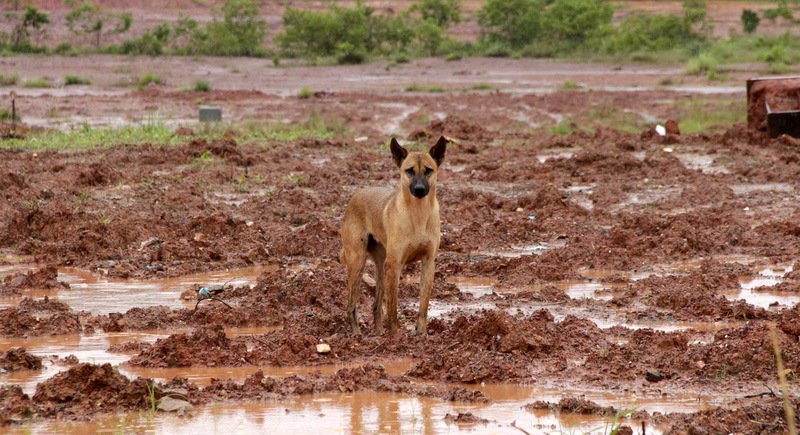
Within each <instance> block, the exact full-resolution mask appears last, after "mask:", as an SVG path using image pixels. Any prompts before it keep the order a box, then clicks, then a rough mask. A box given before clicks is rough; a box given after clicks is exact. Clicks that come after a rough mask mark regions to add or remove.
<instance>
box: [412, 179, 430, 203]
mask: <svg viewBox="0 0 800 435" xmlns="http://www.w3.org/2000/svg"><path fill="white" fill-rule="evenodd" d="M420 178H422V177H419V178H418V177H414V180H413V181H412V182H411V185H409V186H408V188H409V190H411V194H412V195H414V196H416V197H417V198H424V197H425V195H427V194H428V192H429V191H430V187H428V180H426V179H424V178H422V179H420Z"/></svg>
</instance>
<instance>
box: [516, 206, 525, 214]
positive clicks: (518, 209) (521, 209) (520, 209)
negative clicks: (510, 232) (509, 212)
mask: <svg viewBox="0 0 800 435" xmlns="http://www.w3.org/2000/svg"><path fill="white" fill-rule="evenodd" d="M523 211H525V209H523V208H522V207H517V213H521V212H523Z"/></svg>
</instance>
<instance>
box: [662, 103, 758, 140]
mask: <svg viewBox="0 0 800 435" xmlns="http://www.w3.org/2000/svg"><path fill="white" fill-rule="evenodd" d="M679 106H680V117H679V119H680V121H678V126H679V127H680V129H681V132H682V133H687V134H688V133H703V132H712V131H719V132H721V131H725V130H726V129H728V128H729V127H730V126H731V125H733V124H734V123H737V122H744V121H745V120H746V119H747V103H746V102H745V100H744V99H743V98H741V99H740V98H732V99H724V100H705V99H693V100H683V101H681V102H679Z"/></svg>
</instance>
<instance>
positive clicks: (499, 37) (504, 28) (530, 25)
mask: <svg viewBox="0 0 800 435" xmlns="http://www.w3.org/2000/svg"><path fill="white" fill-rule="evenodd" d="M544 8H545V1H544V0H486V3H484V4H483V7H481V9H480V10H479V11H478V24H479V25H480V27H481V38H482V39H483V40H484V41H487V42H497V43H501V44H507V45H509V46H510V47H511V48H522V47H524V46H525V45H528V44H530V43H531V42H533V41H534V40H536V38H538V37H539V34H540V33H541V28H542V12H543V10H544Z"/></svg>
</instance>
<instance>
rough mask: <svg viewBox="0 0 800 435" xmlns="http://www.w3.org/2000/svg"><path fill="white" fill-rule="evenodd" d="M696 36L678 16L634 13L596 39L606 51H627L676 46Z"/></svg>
mask: <svg viewBox="0 0 800 435" xmlns="http://www.w3.org/2000/svg"><path fill="white" fill-rule="evenodd" d="M697 38H698V36H697V35H696V34H695V33H694V32H692V30H691V28H690V27H689V26H688V25H687V24H686V22H685V21H684V20H682V19H681V18H680V17H678V16H675V15H671V14H665V15H644V14H634V15H631V16H629V17H627V18H625V19H624V20H622V22H621V23H620V25H619V27H618V28H617V29H615V30H612V31H611V32H609V34H608V35H606V36H605V37H604V38H602V39H601V40H600V42H599V43H600V44H601V45H602V47H603V50H604V51H605V52H607V53H612V54H629V53H634V52H648V51H649V52H652V51H659V50H670V49H673V48H679V47H682V46H685V45H687V43H688V42H689V41H691V40H692V39H697Z"/></svg>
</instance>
